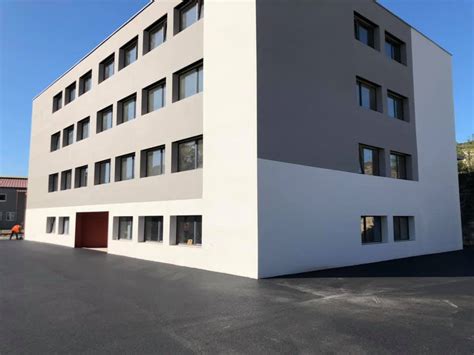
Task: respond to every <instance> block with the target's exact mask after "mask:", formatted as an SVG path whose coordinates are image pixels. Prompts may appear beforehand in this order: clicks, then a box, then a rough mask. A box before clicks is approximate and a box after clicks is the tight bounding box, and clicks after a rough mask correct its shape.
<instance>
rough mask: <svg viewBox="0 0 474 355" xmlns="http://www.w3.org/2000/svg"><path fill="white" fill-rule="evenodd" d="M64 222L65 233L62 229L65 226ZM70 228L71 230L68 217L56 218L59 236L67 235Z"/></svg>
mask: <svg viewBox="0 0 474 355" xmlns="http://www.w3.org/2000/svg"><path fill="white" fill-rule="evenodd" d="M66 221H67V231H66V229H65V228H64V227H65V224H66V223H65V222H66ZM70 228H71V219H70V218H69V216H66V217H59V218H58V234H60V235H69V232H70Z"/></svg>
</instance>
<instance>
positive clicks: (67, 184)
mask: <svg viewBox="0 0 474 355" xmlns="http://www.w3.org/2000/svg"><path fill="white" fill-rule="evenodd" d="M71 182H72V170H71V169H69V170H65V171H63V172H62V173H61V190H69V189H70V188H71Z"/></svg>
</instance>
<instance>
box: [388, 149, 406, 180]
mask: <svg viewBox="0 0 474 355" xmlns="http://www.w3.org/2000/svg"><path fill="white" fill-rule="evenodd" d="M390 172H391V173H390V176H391V177H392V178H394V179H404V180H406V179H407V156H406V155H405V154H400V153H394V152H390Z"/></svg>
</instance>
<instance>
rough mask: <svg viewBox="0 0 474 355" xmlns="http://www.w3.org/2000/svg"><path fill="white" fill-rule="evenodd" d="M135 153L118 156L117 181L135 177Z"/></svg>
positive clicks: (116, 161)
mask: <svg viewBox="0 0 474 355" xmlns="http://www.w3.org/2000/svg"><path fill="white" fill-rule="evenodd" d="M134 168H135V154H134V153H132V154H127V155H122V156H120V157H117V158H116V160H115V181H123V180H131V179H133V178H134V177H135V174H134V172H133V171H134Z"/></svg>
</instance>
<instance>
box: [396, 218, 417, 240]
mask: <svg viewBox="0 0 474 355" xmlns="http://www.w3.org/2000/svg"><path fill="white" fill-rule="evenodd" d="M402 219H403V220H405V221H406V224H405V226H402V223H401V222H402ZM402 229H404V230H403V231H402ZM397 232H398V233H397ZM403 232H404V233H403ZM403 235H405V236H406V238H403V237H402V236H403ZM393 240H394V241H395V242H406V241H410V240H412V237H411V231H410V217H409V216H393Z"/></svg>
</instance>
